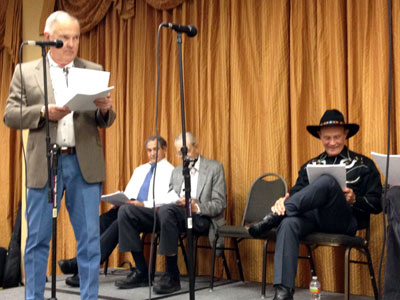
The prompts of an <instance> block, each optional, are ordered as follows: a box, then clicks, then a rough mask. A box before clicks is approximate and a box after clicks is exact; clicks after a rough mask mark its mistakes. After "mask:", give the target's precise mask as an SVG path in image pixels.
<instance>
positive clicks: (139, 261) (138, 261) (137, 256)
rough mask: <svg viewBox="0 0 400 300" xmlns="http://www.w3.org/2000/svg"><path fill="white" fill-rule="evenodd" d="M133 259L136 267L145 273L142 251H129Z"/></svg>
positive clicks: (145, 265)
mask: <svg viewBox="0 0 400 300" xmlns="http://www.w3.org/2000/svg"><path fill="white" fill-rule="evenodd" d="M131 253H132V256H133V259H134V260H135V265H136V268H137V269H138V270H139V271H140V272H142V273H147V264H146V259H145V258H144V255H143V252H135V251H131Z"/></svg>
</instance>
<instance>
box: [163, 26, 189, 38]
mask: <svg viewBox="0 0 400 300" xmlns="http://www.w3.org/2000/svg"><path fill="white" fill-rule="evenodd" d="M163 25H164V26H165V27H168V28H171V29H173V30H175V31H176V32H183V33H186V34H187V36H188V37H194V36H195V35H196V34H197V28H196V27H195V26H194V25H187V26H185V25H179V24H172V23H164V24H163Z"/></svg>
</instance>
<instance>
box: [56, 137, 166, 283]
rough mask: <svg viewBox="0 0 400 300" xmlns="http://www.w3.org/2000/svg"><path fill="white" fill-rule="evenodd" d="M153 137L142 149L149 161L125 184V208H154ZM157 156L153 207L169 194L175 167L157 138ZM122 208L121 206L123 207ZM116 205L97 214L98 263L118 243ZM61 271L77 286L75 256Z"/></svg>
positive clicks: (154, 151)
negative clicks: (68, 275)
mask: <svg viewBox="0 0 400 300" xmlns="http://www.w3.org/2000/svg"><path fill="white" fill-rule="evenodd" d="M156 140H157V139H156V137H155V136H150V137H149V138H147V139H146V141H145V144H144V145H145V149H146V152H147V156H148V158H149V162H148V163H145V164H143V165H140V166H139V167H137V168H136V169H135V170H134V172H133V174H132V177H131V179H130V180H129V183H128V185H127V186H126V188H125V191H124V193H125V195H126V196H127V197H128V198H129V199H131V200H129V201H127V204H129V205H123V206H122V207H124V206H127V207H141V208H146V209H149V210H150V211H152V209H151V208H152V207H153V189H152V187H153V179H154V166H155V162H156V153H157V152H156V146H157V143H156ZM158 141H159V143H158V147H159V148H158V157H157V161H158V162H157V168H156V169H155V172H156V176H155V177H156V183H155V203H156V206H158V205H161V204H162V203H163V201H165V199H166V195H167V193H168V185H169V180H170V177H171V173H172V170H173V169H174V166H173V165H171V164H170V163H169V162H168V161H167V159H166V158H165V156H166V153H167V142H166V141H165V140H164V139H163V138H162V137H158ZM147 176H149V178H148V179H149V181H148V182H147V184H145V181H146V177H147ZM122 207H121V209H122ZM119 210H120V208H119V207H113V208H112V209H110V210H109V211H108V212H106V213H104V214H102V215H101V216H100V232H101V236H100V248H101V259H100V264H102V263H104V261H105V260H106V259H107V258H108V256H110V254H111V253H112V252H113V250H114V249H115V247H116V246H117V244H118V222H117V217H118V211H119ZM58 264H59V266H60V268H61V271H62V272H63V273H64V274H74V276H72V277H68V278H67V279H66V283H67V284H68V285H70V286H75V287H78V286H79V275H78V267H77V263H76V258H73V259H69V260H61V261H59V262H58Z"/></svg>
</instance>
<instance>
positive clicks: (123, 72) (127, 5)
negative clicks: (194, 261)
mask: <svg viewBox="0 0 400 300" xmlns="http://www.w3.org/2000/svg"><path fill="white" fill-rule="evenodd" d="M57 9H63V10H66V11H68V12H70V13H71V14H73V15H76V16H77V17H78V18H79V19H80V21H81V23H82V37H81V49H80V56H81V57H83V58H86V59H89V60H92V61H96V62H98V63H101V64H103V65H104V66H105V69H106V70H108V71H110V72H111V82H110V85H114V86H115V90H114V92H113V93H112V96H113V101H114V104H113V105H114V108H115V110H116V112H117V115H118V118H117V120H116V122H115V124H114V125H113V126H112V127H111V128H110V129H107V130H106V131H104V132H103V134H102V137H103V142H104V145H105V157H106V163H107V181H106V182H105V184H104V192H105V193H111V192H114V191H116V190H123V189H124V187H125V185H126V184H127V182H128V180H129V178H130V176H131V174H132V172H133V170H134V168H135V167H136V166H138V165H139V164H141V163H143V162H145V161H146V154H145V151H144V148H143V141H144V140H145V138H146V137H148V136H149V135H152V134H154V132H155V125H154V124H155V117H156V116H155V99H156V94H155V93H156V35H157V29H158V26H159V24H160V23H162V22H172V23H177V24H194V25H195V26H196V27H197V28H198V35H197V36H196V37H194V38H188V37H187V36H183V45H182V47H183V65H184V67H183V69H184V86H185V104H186V113H185V114H186V124H187V130H189V131H191V132H193V133H194V134H195V135H196V136H197V137H198V141H199V145H200V151H201V154H202V155H204V156H206V157H209V158H213V159H216V160H219V161H220V162H222V163H223V165H224V167H225V172H226V181H227V192H228V198H227V210H226V219H227V222H228V224H239V223H240V222H241V218H242V214H243V211H244V207H245V203H246V198H247V193H248V191H249V188H250V186H251V183H252V181H253V180H254V179H255V178H256V177H257V176H259V175H260V174H262V173H264V172H277V173H279V174H281V175H282V176H283V177H284V178H285V179H286V180H287V182H288V184H289V186H291V185H292V184H293V183H294V181H295V179H296V177H297V171H298V169H299V167H300V165H301V164H302V163H304V162H305V161H306V160H307V159H309V158H311V157H314V156H316V155H318V154H319V153H320V152H321V151H322V150H323V148H322V146H321V143H320V141H319V140H318V139H315V138H313V137H312V136H311V135H309V134H308V133H307V131H306V129H305V127H306V125H307V124H317V123H318V122H319V119H320V117H321V115H322V113H323V112H324V111H325V110H326V109H329V108H337V109H339V110H341V111H342V112H343V113H344V115H345V117H346V119H347V120H348V121H349V122H356V123H359V124H360V125H361V130H360V132H359V133H358V134H357V135H356V136H355V137H353V138H352V139H351V140H350V141H349V144H348V145H349V147H350V148H351V149H352V150H354V151H358V152H362V153H364V154H366V155H367V156H370V152H371V151H377V152H385V151H386V139H387V128H386V127H387V124H386V123H387V121H386V120H387V111H388V109H387V103H388V99H387V93H388V57H389V56H388V54H389V47H388V41H389V34H388V22H387V19H388V12H387V7H386V0H371V1H344V0H342V1H339V0H335V1H317V0H315V1H303V0H275V1H272V0H270V1H262V0H258V1H256V0H248V1H240V0H220V1H209V0H180V1H179V0H175V1H174V0H159V1H155V0H151V1H150V0H130V1H128V0H125V1H124V0H115V1H113V0H90V1H89V0H80V1H72V0H69V1H67V0H58V1H55V0H49V1H45V6H44V9H43V15H42V20H45V18H46V17H47V16H48V14H49V13H51V12H52V11H54V10H57ZM392 9H393V12H392V16H393V28H394V30H393V34H392V37H397V36H398V35H399V33H400V32H399V28H400V26H399V25H400V24H399V21H398V20H399V17H400V3H399V2H397V1H394V3H393V7H392ZM0 28H1V27H0ZM42 29H43V28H41V30H42ZM393 51H394V61H395V62H396V61H397V60H398V56H399V54H400V48H399V42H398V39H394V45H393ZM3 52H4V50H3ZM3 55H4V54H3ZM159 59H160V68H161V70H160V74H161V80H160V94H159V96H160V104H159V105H160V110H159V115H158V117H159V130H160V134H161V135H162V136H163V137H165V138H166V139H167V140H168V141H169V142H170V143H169V147H168V150H169V152H168V159H169V160H170V161H171V162H172V163H173V164H174V165H178V164H179V163H180V161H179V160H178V158H177V157H176V156H175V149H174V148H173V139H174V138H175V137H176V135H177V134H179V132H180V131H181V122H180V118H181V116H180V93H179V74H178V60H177V46H176V33H175V32H172V31H170V30H167V29H165V28H164V29H162V31H161V39H160V55H159ZM393 71H394V82H393V89H392V91H393V105H392V110H393V114H392V135H391V138H392V149H391V151H392V153H397V152H398V149H399V142H400V135H399V131H398V130H397V128H400V124H399V122H400V120H399V119H400V117H399V116H400V108H399V106H398V105H397V103H399V102H398V101H399V99H398V98H399V96H398V93H397V87H398V86H400V85H399V83H400V82H399V80H400V76H399V75H400V74H399V72H400V70H399V64H397V63H394V65H393ZM9 74H10V72H8V73H3V74H2V82H3V81H6V80H5V79H3V77H4V76H9ZM1 93H2V94H1V96H2V97H1V101H2V102H1V107H2V109H3V107H4V103H5V100H6V94H7V93H6V92H5V91H4V89H3V88H2V90H1ZM1 130H2V131H1V135H2V136H3V134H5V133H4V132H6V134H7V135H10V136H12V137H15V136H16V134H15V133H14V131H11V132H10V131H9V130H8V129H6V128H5V126H4V125H1ZM0 149H1V150H2V153H10V154H9V155H10V156H11V157H10V158H9V159H10V162H9V163H8V164H3V165H2V168H3V170H2V178H5V179H7V180H2V181H1V183H0V187H1V190H2V195H1V197H2V199H3V201H2V202H3V203H6V205H7V207H11V206H12V205H13V203H14V201H16V200H17V199H18V195H19V191H18V189H15V184H16V183H15V182H14V181H15V179H17V180H18V176H17V175H18V174H14V172H16V171H17V172H18V170H19V168H20V165H21V163H20V158H19V156H18V155H17V154H18V153H19V152H20V145H19V143H18V142H17V141H14V140H13V142H9V143H2V144H1V145H0ZM1 159H2V160H3V159H5V158H3V157H2V158H1ZM3 172H5V173H3ZM3 174H4V175H3ZM107 209H108V207H107V205H105V204H102V207H101V210H102V211H106V210H107ZM7 220H8V222H10V219H7ZM8 227H10V226H8ZM371 229H372V230H371V246H370V247H371V251H372V256H373V260H374V266H375V271H376V272H377V271H378V260H379V255H380V250H381V245H382V233H383V229H382V221H381V216H374V217H373V218H372V227H371ZM8 234H9V232H2V233H1V238H2V239H3V240H4V239H6V238H7V237H8ZM58 238H59V240H58V241H59V244H58V245H59V248H58V258H69V257H72V256H74V255H75V251H76V250H75V242H74V236H73V232H72V229H71V226H70V225H69V218H68V216H67V214H66V212H65V207H64V206H63V207H62V209H61V214H60V217H59V232H58ZM203 242H204V243H207V242H206V241H203ZM262 245H263V244H262V242H261V241H246V242H243V243H242V244H241V246H240V249H241V254H242V262H243V266H244V272H245V278H246V280H255V281H260V280H261V263H262ZM301 251H304V249H302V250H301ZM353 255H354V254H353ZM342 257H343V251H342V250H332V249H330V248H325V249H318V250H317V251H316V253H315V262H316V269H317V273H318V275H319V278H320V281H321V283H322V289H323V290H328V291H342V290H343V258H342ZM126 258H130V256H129V255H120V254H118V253H117V252H116V251H115V252H114V253H113V255H112V256H111V258H110V265H113V266H116V265H118V264H119V263H120V262H121V261H123V260H124V259H126ZM198 259H199V261H201V263H198V265H197V270H198V273H199V274H209V271H210V267H209V263H208V262H209V261H210V252H209V251H208V250H204V251H203V250H202V251H200V252H199V255H198ZM228 260H229V262H228V263H229V266H230V268H231V272H232V273H233V276H234V278H238V273H237V269H236V263H235V257H234V255H233V254H232V255H231V254H229V255H228ZM162 263H163V260H162V259H161V258H160V257H159V259H158V269H160V270H161V269H162V268H163V266H162ZM268 263H269V266H271V265H272V257H270V258H269V262H268ZM180 269H181V272H182V273H185V272H186V269H185V267H184V265H183V264H182V262H181V263H180ZM217 273H218V275H219V276H222V275H223V268H222V264H221V262H219V265H218V271H217ZM272 273H273V272H272V268H269V270H268V276H267V280H268V282H271V281H272ZM351 273H352V277H351V292H352V293H357V294H366V295H372V289H371V284H370V280H369V276H368V271H367V269H366V267H365V266H360V267H352V269H351ZM309 281H310V271H309V267H308V265H307V264H306V263H305V262H301V263H300V264H299V271H298V276H297V279H296V285H297V286H301V287H305V286H307V285H308V283H309Z"/></svg>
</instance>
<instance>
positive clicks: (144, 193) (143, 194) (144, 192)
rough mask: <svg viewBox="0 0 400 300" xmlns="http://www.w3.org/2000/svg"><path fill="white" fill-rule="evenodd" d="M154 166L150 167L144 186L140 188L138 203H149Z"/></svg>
mask: <svg viewBox="0 0 400 300" xmlns="http://www.w3.org/2000/svg"><path fill="white" fill-rule="evenodd" d="M154 165H155V164H152V165H151V167H150V170H149V172H148V173H147V175H146V178H145V179H144V181H143V184H142V186H141V187H140V190H139V194H138V196H137V199H136V200H137V201H140V202H144V201H147V197H148V196H149V187H150V180H151V177H152V176H153V171H154Z"/></svg>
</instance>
